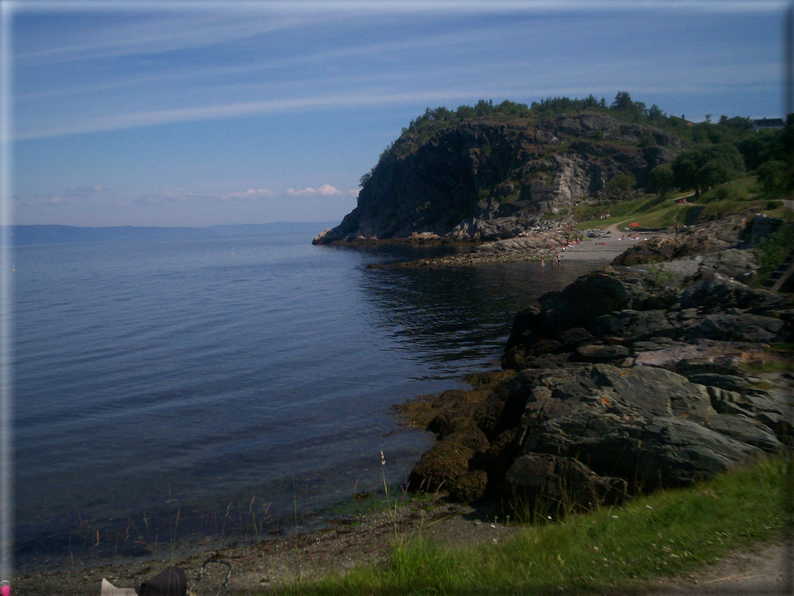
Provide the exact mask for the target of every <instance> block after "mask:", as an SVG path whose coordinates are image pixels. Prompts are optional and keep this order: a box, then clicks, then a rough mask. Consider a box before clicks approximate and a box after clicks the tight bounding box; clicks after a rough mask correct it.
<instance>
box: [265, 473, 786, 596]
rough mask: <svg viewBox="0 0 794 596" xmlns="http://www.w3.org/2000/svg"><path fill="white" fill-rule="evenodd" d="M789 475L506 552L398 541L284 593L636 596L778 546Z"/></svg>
mask: <svg viewBox="0 0 794 596" xmlns="http://www.w3.org/2000/svg"><path fill="white" fill-rule="evenodd" d="M788 466H790V461H789V460H786V459H783V458H777V459H770V460H765V461H762V462H761V463H759V464H757V465H755V466H754V467H752V468H749V469H745V470H740V471H735V472H731V473H727V474H724V475H721V476H719V477H717V478H714V479H712V480H710V481H708V482H704V483H702V484H699V485H697V486H696V487H694V488H691V489H684V490H668V491H663V492H659V493H657V494H654V495H650V496H647V497H642V498H638V499H635V500H634V501H632V502H631V503H629V504H628V505H626V506H624V507H620V508H603V509H600V510H598V511H596V512H593V513H589V514H584V515H576V516H570V517H569V518H567V519H566V520H565V521H562V522H559V523H549V524H548V525H545V526H543V527H538V526H532V527H528V528H527V529H526V530H525V531H524V532H522V533H521V534H519V535H518V536H517V537H515V538H513V539H511V540H508V541H506V542H504V543H500V544H490V545H486V546H482V547H478V548H469V549H463V548H457V549H455V548H450V547H446V546H444V545H439V544H434V543H431V542H429V541H428V540H423V539H421V538H420V539H415V540H412V541H408V542H405V543H403V542H401V541H397V542H396V544H395V545H394V551H393V555H392V558H391V561H390V562H389V564H388V565H387V566H386V567H384V568H374V567H366V568H361V569H358V570H355V571H353V572H351V573H349V574H347V575H346V576H342V577H337V576H330V577H328V578H326V579H325V580H323V581H321V582H318V583H314V584H305V583H304V584H301V585H300V586H298V587H296V588H287V589H283V590H282V591H280V592H278V593H286V594H290V593H301V594H327V595H336V594H359V593H361V594H494V595H497V594H505V595H507V594H532V595H545V594H560V593H562V592H561V591H560V588H563V589H564V593H565V594H591V593H615V594H617V593H621V594H625V593H627V591H628V592H632V591H636V592H638V593H639V592H641V591H642V582H643V581H645V580H648V579H650V578H653V577H658V576H669V575H673V574H677V573H681V572H683V571H686V570H689V569H692V568H695V567H698V566H703V565H705V564H708V563H712V562H715V561H717V560H718V559H719V558H721V557H723V556H724V555H725V554H727V553H728V552H730V551H732V550H736V549H739V548H746V547H747V546H750V545H753V544H757V543H759V542H764V541H769V540H772V539H775V538H776V537H779V536H780V535H781V532H782V531H783V529H784V527H785V523H786V519H787V517H788V516H790V514H791V511H787V509H786V503H788V502H789V499H788V498H787V490H786V485H787V477H788V475H787V467H788ZM266 593H270V592H262V594H266Z"/></svg>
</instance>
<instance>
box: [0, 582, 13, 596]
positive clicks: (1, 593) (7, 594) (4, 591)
mask: <svg viewBox="0 0 794 596" xmlns="http://www.w3.org/2000/svg"><path fill="white" fill-rule="evenodd" d="M3 583H5V585H4V586H0V596H11V584H9V583H8V582H3Z"/></svg>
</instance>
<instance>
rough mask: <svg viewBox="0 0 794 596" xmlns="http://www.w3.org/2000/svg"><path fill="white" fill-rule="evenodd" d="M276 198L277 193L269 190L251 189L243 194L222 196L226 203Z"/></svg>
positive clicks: (235, 193) (233, 193)
mask: <svg viewBox="0 0 794 596" xmlns="http://www.w3.org/2000/svg"><path fill="white" fill-rule="evenodd" d="M274 196H276V193H275V191H272V190H270V189H269V188H259V189H255V188H249V189H248V190H245V191H242V192H231V193H229V194H225V195H222V196H221V199H223V200H224V201H231V200H235V199H272V198H273V197H274Z"/></svg>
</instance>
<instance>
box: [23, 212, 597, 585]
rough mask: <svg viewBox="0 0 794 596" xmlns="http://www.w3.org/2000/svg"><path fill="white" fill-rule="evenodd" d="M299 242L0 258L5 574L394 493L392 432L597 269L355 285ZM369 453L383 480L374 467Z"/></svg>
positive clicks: (183, 540) (154, 246)
mask: <svg viewBox="0 0 794 596" xmlns="http://www.w3.org/2000/svg"><path fill="white" fill-rule="evenodd" d="M317 231H319V230H313V229H311V228H309V227H307V226H305V225H304V226H288V225H287V226H281V227H272V226H271V227H267V228H261V229H255V228H252V229H251V230H248V231H247V232H245V233H242V232H241V233H240V234H239V235H237V236H231V237H228V236H227V237H208V238H198V239H189V238H188V239H185V238H178V239H173V240H169V239H156V240H139V241H126V242H79V243H65V244H53V245H41V246H20V247H17V248H15V250H14V253H13V261H14V269H15V278H14V286H15V307H14V310H15V312H14V327H15V330H14V337H15V340H14V362H15V367H14V395H15V399H14V403H15V408H14V413H15V420H14V428H15V437H14V440H15V448H16V456H15V468H16V469H15V472H16V473H15V479H16V482H15V502H16V528H15V538H16V540H15V543H16V547H15V552H16V564H17V568H21V569H24V568H30V567H33V566H37V565H49V566H55V565H58V564H63V563H66V562H69V563H70V564H71V563H72V562H73V561H74V562H76V563H79V562H85V561H87V560H93V559H96V558H108V557H131V556H143V555H147V554H152V553H154V554H157V553H158V552H159V551H158V549H162V548H164V547H165V548H172V549H173V548H174V546H175V545H192V546H193V547H196V546H199V547H200V546H202V545H205V546H207V545H210V544H216V543H221V542H223V541H228V540H250V539H254V538H257V539H261V538H262V537H263V536H273V535H278V534H280V533H283V532H284V531H289V530H290V529H292V528H294V523H293V519H294V517H295V515H296V514H298V516H299V517H300V518H301V520H309V519H313V518H314V519H322V518H323V517H324V516H327V515H330V513H329V512H330V511H333V510H334V509H333V507H334V506H335V505H338V504H339V503H344V502H345V501H348V500H349V499H350V498H351V497H352V496H353V495H355V494H358V493H361V492H363V491H371V492H376V491H377V490H378V488H379V487H382V486H383V481H384V475H385V477H386V478H385V479H386V480H387V482H389V483H394V484H395V485H398V484H399V483H400V482H402V481H404V480H405V478H406V477H407V474H408V472H409V471H410V469H411V467H412V465H413V464H414V463H416V461H417V460H418V459H419V457H420V455H421V453H422V452H423V451H424V450H425V449H427V448H428V447H429V446H430V445H431V444H432V441H433V437H432V435H431V434H430V433H427V432H422V431H418V430H408V429H406V428H405V427H404V426H402V425H401V424H400V421H399V420H398V419H397V418H396V417H395V416H394V414H393V413H392V411H391V408H392V406H394V405H395V404H398V403H400V402H403V401H404V400H406V399H408V398H411V397H414V396H418V395H422V394H427V393H431V392H437V391H441V390H444V389H449V388H453V387H460V386H462V385H461V378H462V377H463V376H464V375H465V374H467V373H472V372H477V371H481V370H487V369H492V368H495V367H498V360H499V358H500V356H501V354H502V351H503V348H504V342H505V340H506V338H507V335H508V334H509V331H510V325H511V322H512V318H513V315H514V314H515V312H516V311H518V310H520V309H523V308H526V307H528V306H530V305H532V304H534V303H535V300H536V299H537V297H538V296H540V295H541V294H542V293H544V292H546V291H549V290H554V289H560V288H562V287H563V286H565V285H566V284H567V283H570V282H571V281H573V279H575V278H576V277H577V276H578V275H580V274H582V273H584V272H586V271H587V270H590V269H592V268H593V267H594V265H593V264H588V263H564V264H563V265H561V266H560V267H551V266H546V267H541V266H540V265H539V264H537V263H525V264H502V265H487V266H480V267H470V268H448V269H422V268H419V269H368V268H367V265H368V264H370V263H379V262H385V261H391V260H395V259H404V258H410V257H411V256H414V257H415V256H418V253H417V249H408V248H399V247H390V248H382V249H370V250H361V249H357V250H353V249H345V248H336V247H320V246H312V245H311V243H310V242H311V237H312V236H313V234H315V233H316V232H317ZM381 452H382V453H383V456H384V458H385V462H386V465H385V466H382V465H381Z"/></svg>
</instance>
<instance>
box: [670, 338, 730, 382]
mask: <svg viewBox="0 0 794 596" xmlns="http://www.w3.org/2000/svg"><path fill="white" fill-rule="evenodd" d="M683 345H686V344H683ZM740 364H741V360H740V359H739V358H736V357H727V358H725V357H723V358H717V359H711V360H708V359H703V358H684V359H682V360H679V361H678V362H677V363H676V365H675V372H677V373H678V374H679V375H684V376H685V377H687V378H689V380H690V381H692V376H694V375H703V374H713V375H735V376H740V377H743V376H745V375H744V372H743V371H742V370H741V369H740V368H739V365H740ZM692 382H693V383H700V384H701V385H710V383H702V382H701V381H692ZM719 386H721V385H715V387H719ZM726 389H727V387H726Z"/></svg>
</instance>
